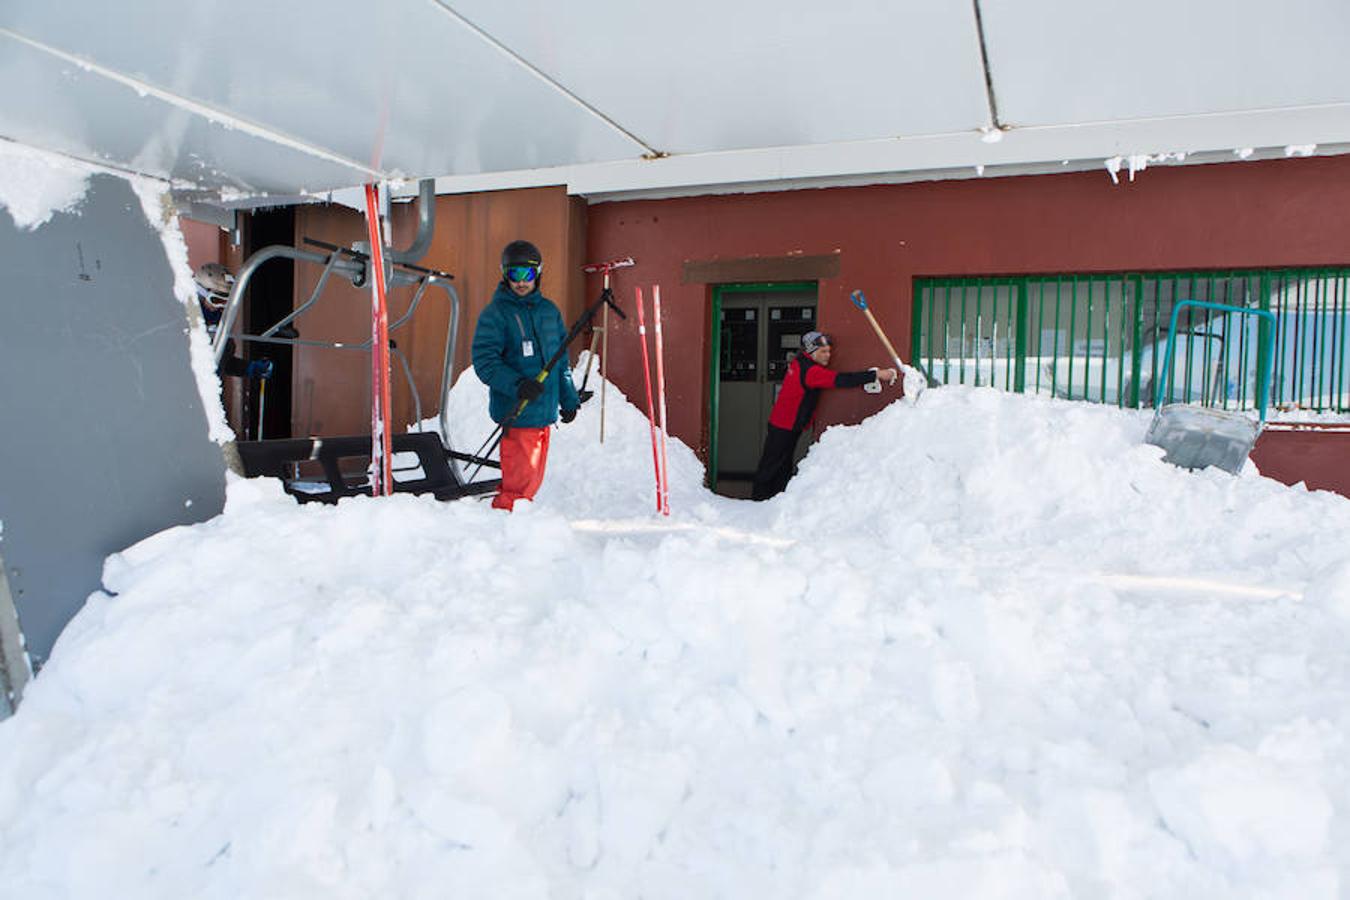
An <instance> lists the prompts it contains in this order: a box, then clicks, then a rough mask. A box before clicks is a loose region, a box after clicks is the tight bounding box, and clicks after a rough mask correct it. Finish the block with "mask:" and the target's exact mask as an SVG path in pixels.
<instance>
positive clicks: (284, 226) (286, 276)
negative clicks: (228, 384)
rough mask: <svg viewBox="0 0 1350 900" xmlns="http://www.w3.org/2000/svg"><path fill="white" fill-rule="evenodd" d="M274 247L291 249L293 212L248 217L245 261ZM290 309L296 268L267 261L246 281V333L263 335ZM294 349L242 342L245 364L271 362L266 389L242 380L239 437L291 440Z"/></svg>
mask: <svg viewBox="0 0 1350 900" xmlns="http://www.w3.org/2000/svg"><path fill="white" fill-rule="evenodd" d="M273 244H285V245H286V246H288V247H289V246H294V245H295V210H294V209H293V208H290V207H277V208H275V209H260V210H257V211H255V212H254V213H253V214H252V215H251V216H250V217H249V225H248V229H247V239H246V240H245V246H244V254H245V259H247V258H248V257H249V256H252V255H253V254H254V253H256V252H257V251H259V250H261V249H262V248H264V247H268V246H271V245H273ZM294 306H295V263H294V262H292V261H291V260H289V259H284V258H281V259H272V260H268V261H267V262H266V263H264V264H263V265H262V267H261V268H259V269H258V271H257V272H255V273H254V275H253V278H252V279H251V280H250V281H249V288H248V297H247V298H246V299H245V303H244V309H245V321H244V327H245V329H246V330H247V333H248V334H255V335H256V334H261V333H262V332H263V331H266V330H267V329H268V328H270V327H271V326H273V325H275V324H276V323H277V322H279V321H281V319H282V318H284V317H285V316H286V315H287V314H288V313H290V312H291V310H292V309H294ZM292 349H293V348H292V347H291V345H290V344H270V343H262V342H259V341H245V342H244V350H243V356H244V358H245V359H250V360H252V359H270V360H272V365H273V367H274V368H273V371H272V377H271V378H269V379H267V381H266V383H265V384H263V383H261V382H259V381H257V380H255V379H246V381H247V384H246V387H245V390H244V421H243V422H242V423H240V424H241V425H242V428H243V434H241V435H240V437H241V438H243V439H245V440H259V439H260V438H267V439H271V438H288V437H290V436H291V372H292V365H293V362H292V360H293V356H294V355H293V353H292ZM260 414H261V417H260ZM260 418H261V421H260Z"/></svg>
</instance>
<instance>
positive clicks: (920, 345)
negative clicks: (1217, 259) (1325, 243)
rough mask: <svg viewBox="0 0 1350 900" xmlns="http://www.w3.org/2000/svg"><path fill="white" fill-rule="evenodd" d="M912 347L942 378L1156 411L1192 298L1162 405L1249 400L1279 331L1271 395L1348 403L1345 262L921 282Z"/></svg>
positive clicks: (1314, 404)
mask: <svg viewBox="0 0 1350 900" xmlns="http://www.w3.org/2000/svg"><path fill="white" fill-rule="evenodd" d="M914 287H915V290H914V298H915V300H914V318H913V325H914V328H913V345H912V347H911V353H912V355H913V357H914V358H915V359H916V360H918V361H919V362H920V363H921V364H922V365H923V367H924V368H925V369H926V370H927V371H928V372H929V373H931V374H932V375H933V376H934V377H935V378H936V379H937V380H938V381H940V382H942V383H944V384H967V385H976V386H989V387H995V388H999V389H1002V390H1009V391H1016V392H1019V393H1022V392H1030V393H1041V394H1049V395H1051V396H1055V397H1062V398H1065V399H1071V400H1086V401H1089V402H1093V403H1109V404H1113V405H1116V406H1123V407H1135V408H1137V407H1141V406H1150V405H1152V403H1153V397H1154V395H1155V394H1156V393H1157V392H1156V390H1155V387H1154V386H1155V383H1156V382H1157V381H1158V379H1159V378H1160V377H1161V375H1162V373H1161V369H1162V347H1163V346H1164V344H1165V343H1166V341H1167V337H1168V328H1169V318H1170V316H1171V314H1172V310H1173V308H1174V306H1175V305H1176V304H1177V303H1179V302H1180V301H1183V300H1192V301H1201V302H1205V303H1218V304H1225V305H1230V306H1239V307H1244V308H1251V309H1260V310H1266V311H1269V312H1271V313H1272V314H1273V315H1274V317H1275V324H1274V326H1271V325H1269V324H1267V322H1268V320H1264V319H1262V320H1261V321H1260V322H1254V321H1249V320H1252V319H1255V318H1259V317H1251V316H1236V315H1233V314H1224V313H1222V312H1219V311H1216V310H1214V309H1212V308H1208V307H1187V308H1186V309H1185V310H1184V311H1183V313H1184V314H1183V315H1182V316H1181V317H1180V318H1179V321H1178V325H1177V329H1178V334H1177V341H1176V344H1177V347H1178V350H1177V359H1176V362H1175V364H1174V369H1173V371H1172V372H1171V373H1170V378H1169V381H1170V382H1171V383H1170V384H1169V385H1167V386H1166V389H1167V394H1166V396H1167V399H1168V401H1169V402H1172V401H1181V402H1193V403H1201V404H1203V405H1206V406H1213V407H1219V408H1224V409H1254V408H1255V406H1256V401H1257V398H1256V390H1255V387H1256V381H1257V373H1258V371H1259V370H1260V369H1261V367H1262V365H1263V364H1264V363H1265V362H1266V360H1264V359H1263V355H1264V353H1265V350H1264V345H1263V343H1262V341H1260V340H1258V338H1262V337H1264V336H1265V329H1269V328H1271V327H1274V329H1275V335H1274V339H1273V342H1272V343H1271V346H1273V348H1274V350H1273V353H1274V359H1273V360H1271V361H1270V362H1271V364H1272V368H1273V372H1274V374H1273V379H1272V387H1271V403H1272V405H1273V406H1274V407H1275V408H1277V409H1292V408H1299V409H1308V410H1312V411H1316V412H1347V411H1350V365H1347V357H1350V268H1326V269H1266V270H1230V271H1213V272H1151V273H1139V272H1129V273H1113V274H1112V273H1108V274H1081V275H1072V274H1070V275H1028V276H1017V277H993V278H919V279H915V286H914Z"/></svg>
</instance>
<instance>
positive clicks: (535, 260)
mask: <svg viewBox="0 0 1350 900" xmlns="http://www.w3.org/2000/svg"><path fill="white" fill-rule="evenodd" d="M507 266H535V267H537V268H543V266H544V254H542V253H540V252H539V248H538V247H536V246H535V245H534V244H531V243H530V242H529V241H512V242H511V243H509V244H507V245H506V246H505V247H504V248H502V268H503V269H505V268H506V267H507Z"/></svg>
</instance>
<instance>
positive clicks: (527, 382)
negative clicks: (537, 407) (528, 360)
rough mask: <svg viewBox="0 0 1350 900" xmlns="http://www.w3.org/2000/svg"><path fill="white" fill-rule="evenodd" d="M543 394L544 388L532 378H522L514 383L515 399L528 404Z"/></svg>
mask: <svg viewBox="0 0 1350 900" xmlns="http://www.w3.org/2000/svg"><path fill="white" fill-rule="evenodd" d="M543 392H544V386H543V385H542V384H541V383H539V382H538V381H535V380H534V379H533V378H522V379H520V380H519V381H517V382H516V399H517V400H524V401H525V402H527V403H528V402H529V401H531V400H534V399H535V398H537V397H538V396H539V395H540V394H542V393H543Z"/></svg>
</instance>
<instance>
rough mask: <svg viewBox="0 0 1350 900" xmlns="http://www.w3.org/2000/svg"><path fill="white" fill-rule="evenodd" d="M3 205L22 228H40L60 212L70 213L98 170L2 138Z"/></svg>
mask: <svg viewBox="0 0 1350 900" xmlns="http://www.w3.org/2000/svg"><path fill="white" fill-rule="evenodd" d="M0 170H3V171H4V177H3V178H0V206H3V207H4V208H5V209H6V210H8V211H9V215H10V218H12V219H13V220H14V224H15V225H16V226H18V227H19V228H24V229H28V230H32V229H34V228H39V227H41V226H42V225H43V224H45V223H46V222H47V221H49V220H50V219H51V217H52V216H54V215H56V214H57V213H58V212H71V211H73V210H74V209H75V208H76V206H78V205H79V203H80V201H81V200H83V199H84V195H85V192H86V191H87V190H88V189H89V176H90V175H91V174H93V173H94V172H95V171H98V170H97V169H96V168H95V167H93V166H88V165H85V164H83V163H80V162H77V161H75V160H72V159H69V158H67V157H63V156H58V155H56V154H53V153H47V152H44V151H42V150H38V149H36V148H33V147H28V146H25V145H23V144H18V143H14V142H13V141H8V140H2V139H0Z"/></svg>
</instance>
